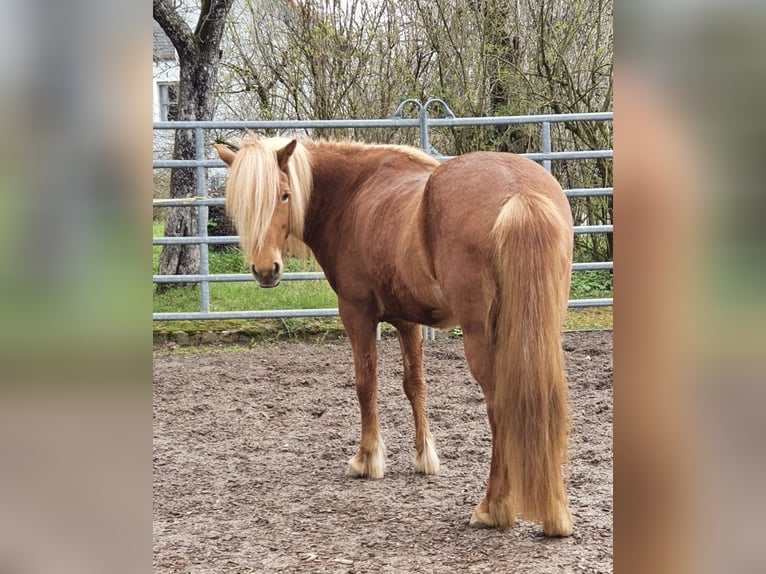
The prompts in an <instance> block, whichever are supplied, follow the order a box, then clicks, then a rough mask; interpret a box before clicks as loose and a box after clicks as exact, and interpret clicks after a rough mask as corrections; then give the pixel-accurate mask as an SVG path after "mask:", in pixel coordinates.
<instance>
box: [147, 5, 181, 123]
mask: <svg viewBox="0 0 766 574" xmlns="http://www.w3.org/2000/svg"><path fill="white" fill-rule="evenodd" d="M152 26H153V49H152V60H153V64H154V66H153V67H154V70H153V74H152V76H153V83H152V98H153V105H152V108H153V113H152V119H153V120H154V121H155V122H158V121H168V120H173V119H175V114H176V111H177V104H178V77H179V73H180V68H179V66H178V55H177V54H176V50H175V48H174V47H173V44H172V43H171V42H170V38H168V37H167V35H166V34H165V32H164V31H163V30H162V28H161V27H160V25H159V24H157V22H155V21H154V20H152Z"/></svg>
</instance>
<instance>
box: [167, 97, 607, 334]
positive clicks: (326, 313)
mask: <svg viewBox="0 0 766 574" xmlns="http://www.w3.org/2000/svg"><path fill="white" fill-rule="evenodd" d="M407 106H414V107H415V108H416V109H417V112H418V117H417V118H412V119H406V118H403V117H402V115H403V111H404V109H405V107H407ZM433 106H439V107H440V108H441V111H442V114H443V115H442V117H438V118H432V117H430V116H429V110H430V109H431V108H432V107H433ZM612 118H613V113H612V112H599V113H583V114H551V115H530V116H500V117H468V118H458V117H455V115H454V114H453V113H452V111H451V110H450V109H449V107H448V106H447V104H445V103H444V102H443V101H442V100H439V99H436V98H432V99H430V100H428V101H427V102H425V103H421V102H419V101H417V100H412V99H410V100H405V101H404V102H402V103H401V104H400V105H399V108H398V109H397V110H396V112H395V114H394V115H393V117H391V118H389V119H374V120H302V121H300V120H299V121H296V120H284V121H280V120H277V121H274V120H270V121H245V122H242V121H176V122H156V123H155V124H154V130H155V132H154V133H155V137H158V134H159V133H163V132H164V131H168V130H169V131H171V132H172V131H173V130H179V129H184V130H192V131H193V133H194V137H195V146H196V153H195V159H193V160H154V162H153V168H154V169H155V170H158V169H174V168H182V167H183V168H189V167H193V168H195V170H196V186H197V188H196V196H195V197H189V198H181V199H155V200H154V207H161V208H167V209H174V208H179V207H195V208H198V223H199V226H198V227H199V231H198V235H197V236H193V237H154V238H153V244H154V245H170V244H199V246H200V272H199V273H198V274H195V275H153V277H152V281H153V282H154V283H199V284H200V310H199V311H197V312H178V313H154V314H153V319H154V320H155V321H170V320H202V319H273V318H292V317H333V316H337V315H338V309H337V308H336V309H280V310H258V309H242V310H238V311H211V310H210V283H215V282H236V281H252V275H250V274H249V273H237V274H212V275H211V274H210V270H209V258H208V255H209V254H208V245H211V244H237V243H238V242H239V238H238V237H237V236H226V237H220V236H218V237H215V236H213V237H211V236H209V235H208V208H209V207H210V206H215V205H223V204H224V199H223V198H211V197H208V196H207V189H208V183H207V182H208V177H207V176H208V174H207V171H208V169H209V168H223V167H226V166H225V164H224V163H223V162H222V161H220V160H218V159H206V157H205V132H206V131H209V130H214V129H237V130H245V129H253V130H265V129H268V130H286V131H287V130H289V131H291V132H294V131H296V130H304V129H339V128H340V129H349V128H350V129H355V128H357V129H358V128H378V129H393V128H418V129H419V133H420V147H421V148H422V149H423V150H425V151H426V152H428V153H429V154H431V155H433V156H434V157H436V158H437V159H439V160H441V161H444V160H446V159H449V158H448V156H444V155H442V154H440V153H439V152H438V150H436V149H435V148H434V147H433V146H432V145H431V143H430V141H429V131H428V130H429V128H431V127H459V126H488V125H492V126H508V125H514V124H515V125H520V124H526V125H528V124H539V125H540V127H541V142H542V146H541V147H542V149H541V151H540V152H538V153H527V154H522V155H524V156H525V157H528V158H529V159H532V160H534V161H538V162H540V163H541V164H542V165H543V166H544V167H545V168H546V169H547V170H548V171H550V170H551V162H553V161H559V160H583V159H600V158H610V159H611V158H612V157H613V152H612V150H611V149H607V150H585V151H553V150H552V143H551V124H554V123H561V122H579V121H605V122H607V121H612ZM564 192H565V193H566V195H567V196H569V197H589V196H590V197H594V196H611V195H612V194H613V188H612V187H603V188H577V189H565V190H564ZM612 231H613V230H612V226H611V225H587V226H586V225H579V226H575V228H574V232H575V234H586V233H612ZM600 269H613V262H611V261H608V262H599V263H574V264H573V265H572V271H573V272H578V271H590V270H600ZM322 279H324V274H323V273H321V272H301V273H285V274H284V275H283V277H282V280H283V281H315V280H322ZM612 304H613V299H612V298H604V299H574V300H570V301H569V306H570V307H597V306H608V305H612ZM431 336H433V332H431Z"/></svg>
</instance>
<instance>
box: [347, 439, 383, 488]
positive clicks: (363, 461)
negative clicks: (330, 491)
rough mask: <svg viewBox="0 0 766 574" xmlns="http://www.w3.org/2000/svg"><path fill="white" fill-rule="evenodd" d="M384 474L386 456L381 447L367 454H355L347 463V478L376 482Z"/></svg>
mask: <svg viewBox="0 0 766 574" xmlns="http://www.w3.org/2000/svg"><path fill="white" fill-rule="evenodd" d="M385 472H386V455H385V454H384V452H383V446H382V445H381V446H380V447H379V448H376V449H375V450H373V451H372V452H370V453H368V454H360V453H356V454H355V455H354V456H352V457H351V458H350V459H349V461H348V474H349V476H355V477H357V478H369V479H372V480H378V479H380V478H383V474H384V473H385Z"/></svg>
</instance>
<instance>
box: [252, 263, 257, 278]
mask: <svg viewBox="0 0 766 574" xmlns="http://www.w3.org/2000/svg"><path fill="white" fill-rule="evenodd" d="M250 271H252V272H253V275H254V276H255V277H258V271H257V270H256V268H255V265H251V266H250Z"/></svg>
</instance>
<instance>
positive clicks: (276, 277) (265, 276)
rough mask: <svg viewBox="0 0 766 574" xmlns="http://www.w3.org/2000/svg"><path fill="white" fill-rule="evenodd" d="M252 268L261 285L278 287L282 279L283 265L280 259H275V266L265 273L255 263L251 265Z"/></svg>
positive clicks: (256, 279)
mask: <svg viewBox="0 0 766 574" xmlns="http://www.w3.org/2000/svg"><path fill="white" fill-rule="evenodd" d="M250 270H251V271H252V272H253V277H255V281H256V282H257V283H258V285H259V286H260V287H267V288H268V287H276V286H277V285H279V283H280V282H281V281H282V265H281V264H280V263H279V261H275V262H274V266H273V267H272V268H271V269H269V270H268V271H267V272H265V273H261V272H259V271H258V270H257V269H256V268H255V265H251V266H250Z"/></svg>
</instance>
